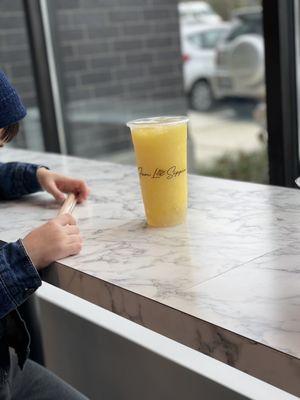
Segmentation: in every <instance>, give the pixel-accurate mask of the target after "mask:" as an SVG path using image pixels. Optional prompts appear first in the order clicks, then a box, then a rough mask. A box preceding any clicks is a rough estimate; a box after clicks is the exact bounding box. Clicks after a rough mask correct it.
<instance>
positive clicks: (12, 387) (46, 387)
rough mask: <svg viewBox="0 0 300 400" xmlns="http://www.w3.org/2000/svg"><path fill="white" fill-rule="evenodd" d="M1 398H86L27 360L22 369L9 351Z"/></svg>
mask: <svg viewBox="0 0 300 400" xmlns="http://www.w3.org/2000/svg"><path fill="white" fill-rule="evenodd" d="M0 399H1V400H88V399H87V397H85V396H84V395H83V394H81V393H79V392H78V391H77V390H76V389H74V388H72V386H70V385H68V384H67V383H66V382H64V381H63V380H62V379H60V378H59V377H58V376H56V375H54V374H53V373H52V372H50V371H49V370H47V369H46V368H44V367H42V366H41V365H39V364H37V363H35V362H34V361H31V360H27V361H26V363H25V366H24V368H23V370H21V369H20V368H19V366H18V362H17V357H16V355H15V353H14V352H13V351H10V369H9V377H8V381H7V382H6V383H5V384H3V385H1V386H0Z"/></svg>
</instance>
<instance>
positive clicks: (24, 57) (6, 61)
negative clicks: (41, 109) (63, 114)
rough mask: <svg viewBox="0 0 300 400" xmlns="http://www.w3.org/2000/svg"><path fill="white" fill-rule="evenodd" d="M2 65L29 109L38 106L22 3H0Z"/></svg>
mask: <svg viewBox="0 0 300 400" xmlns="http://www.w3.org/2000/svg"><path fill="white" fill-rule="evenodd" d="M0 65H1V68H2V69H3V70H4V71H5V72H6V73H7V74H8V75H9V77H10V79H11V80H12V81H13V84H14V85H15V86H16V88H17V90H18V91H19V92H20V93H21V95H22V98H23V101H24V103H25V104H26V106H27V107H32V106H34V105H35V104H36V97H35V87H34V82H33V78H32V70H31V61H30V52H29V47H28V41H27V36H26V26H25V20H24V13H23V8H22V0H1V1H0Z"/></svg>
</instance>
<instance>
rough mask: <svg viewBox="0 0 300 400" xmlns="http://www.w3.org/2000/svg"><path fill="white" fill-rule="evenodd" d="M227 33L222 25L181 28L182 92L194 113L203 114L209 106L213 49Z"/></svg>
mask: <svg viewBox="0 0 300 400" xmlns="http://www.w3.org/2000/svg"><path fill="white" fill-rule="evenodd" d="M229 29H230V24H228V23H225V22H223V23H219V24H214V25H202V24H201V25H199V26H192V27H182V28H181V52H182V59H183V81H184V88H185V92H186V93H187V94H188V96H189V99H190V104H191V106H192V108H193V109H195V110H198V111H207V110H209V109H210V108H211V107H212V105H213V102H214V94H213V92H212V88H211V79H212V77H213V76H214V74H215V48H216V46H217V44H218V43H219V41H220V40H221V39H222V37H223V36H224V35H225V34H226V33H227V32H228V30H229Z"/></svg>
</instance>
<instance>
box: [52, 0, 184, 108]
mask: <svg viewBox="0 0 300 400" xmlns="http://www.w3.org/2000/svg"><path fill="white" fill-rule="evenodd" d="M54 7H55V9H56V20H57V24H56V25H57V29H58V43H59V47H60V52H61V58H62V62H63V74H64V76H65V79H66V82H69V85H68V88H67V96H68V99H69V100H76V99H84V98H89V97H102V96H107V95H109V94H111V95H115V94H118V95H120V96H124V97H129V98H132V97H140V98H157V97H160V96H162V95H163V96H164V97H170V98H174V96H182V70H181V57H180V50H179V48H180V47H179V46H180V44H179V32H178V15H177V5H176V1H174V0H160V1H157V0H109V1H108V0H98V1H92V0H87V1H86V0H77V1H74V0H64V1H61V0H55V1H54Z"/></svg>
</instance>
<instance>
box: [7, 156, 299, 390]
mask: <svg viewBox="0 0 300 400" xmlns="http://www.w3.org/2000/svg"><path fill="white" fill-rule="evenodd" d="M0 160H1V161H12V160H18V161H26V162H34V163H39V164H44V165H48V166H49V167H50V168H52V169H55V170H56V171H60V172H63V173H66V174H71V175H74V176H77V177H81V178H83V179H86V180H87V182H88V184H89V186H90V187H91V189H92V192H91V196H90V199H89V201H88V202H87V203H86V204H85V205H81V206H77V207H76V209H75V211H74V215H75V216H76V217H77V218H78V223H79V226H80V229H81V232H82V236H83V239H84V248H83V250H82V252H81V254H80V255H78V256H75V257H69V258H66V259H64V260H61V261H60V262H59V263H54V264H53V265H51V266H50V267H49V268H48V269H47V270H45V272H44V274H43V278H44V279H45V280H47V281H48V282H50V283H52V284H55V285H57V286H59V287H61V288H63V289H65V290H67V291H69V292H71V293H74V294H77V295H78V296H80V297H82V298H84V299H86V300H89V301H91V302H93V303H95V304H98V305H100V306H102V307H104V308H106V309H108V310H111V311H113V312H115V313H117V314H119V315H122V316H124V317H126V318H128V319H130V320H132V321H135V322H137V323H139V324H141V325H143V326H145V327H148V328H150V329H152V330H154V331H156V332H159V333H161V334H163V335H165V336H168V337H170V338H172V339H174V340H177V341H179V342H181V343H183V344H185V345H187V346H189V347H192V348H194V349H197V350H199V351H201V352H203V353H205V354H208V355H210V356H212V357H214V358H216V359H218V360H221V361H223V362H225V363H227V364H229V365H231V366H234V367H236V368H238V369H240V370H242V371H245V372H247V373H249V374H250V375H253V376H255V377H258V378H260V379H262V380H265V381H267V382H269V383H271V384H273V385H275V386H277V387H280V388H282V389H284V390H287V391H289V392H290V393H293V394H295V395H298V396H300V379H299V378H300V246H299V239H300V191H298V190H294V189H286V188H277V187H271V186H264V185H257V184H249V183H242V182H236V181H227V180H220V179H214V178H205V177H199V176H190V178H189V192H190V195H189V211H188V218H187V221H186V224H184V225H181V226H177V227H172V228H162V229H157V228H149V227H147V226H146V224H145V219H144V211H143V205H142V200H141V196H140V192H139V183H138V175H137V173H136V169H135V168H134V167H130V166H123V165H117V164H110V163H103V162H98V161H93V160H83V159H79V158H74V157H65V156H58V155H54V154H45V153H34V152H28V151H23V150H15V149H5V150H3V151H2V150H1V154H0ZM58 208H59V206H58V205H57V204H56V203H55V202H54V201H53V200H52V199H51V198H50V196H49V195H47V194H46V193H39V194H35V195H31V196H27V197H24V198H22V199H20V200H17V201H10V202H1V203H0V212H1V234H0V239H1V240H3V241H12V240H16V239H17V238H19V237H22V236H23V235H24V234H25V233H26V232H28V231H29V230H30V229H32V228H34V227H36V226H38V225H39V224H40V223H42V222H44V221H47V220H48V219H50V218H52V217H54V216H55V215H56V213H57V211H58Z"/></svg>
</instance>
